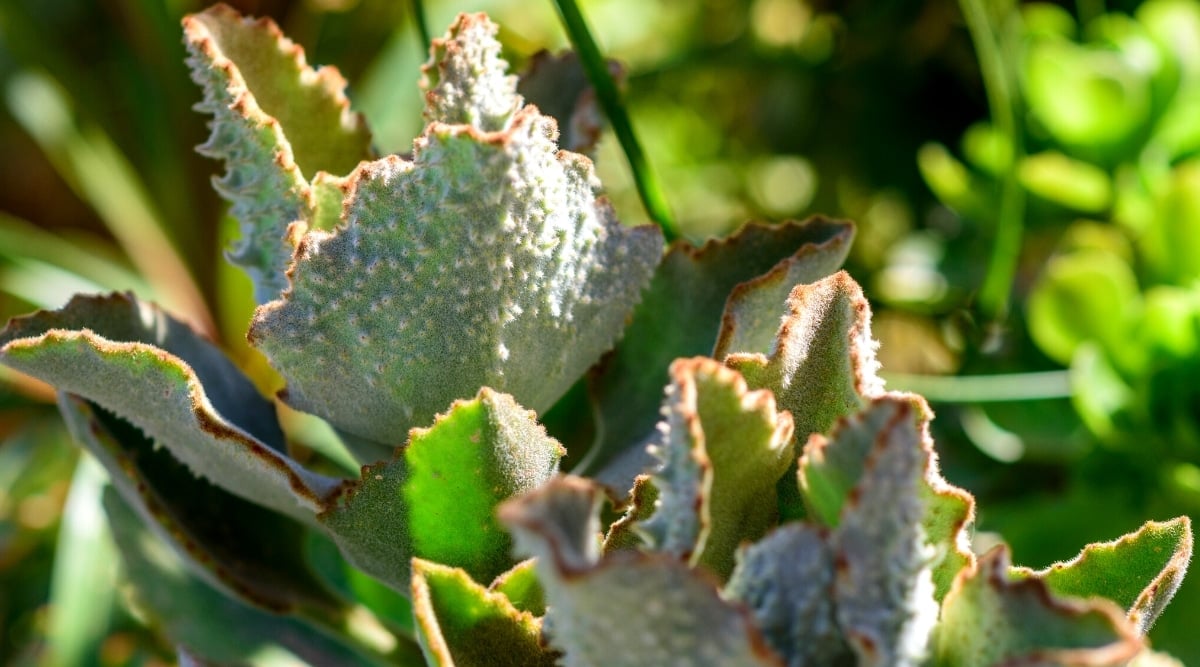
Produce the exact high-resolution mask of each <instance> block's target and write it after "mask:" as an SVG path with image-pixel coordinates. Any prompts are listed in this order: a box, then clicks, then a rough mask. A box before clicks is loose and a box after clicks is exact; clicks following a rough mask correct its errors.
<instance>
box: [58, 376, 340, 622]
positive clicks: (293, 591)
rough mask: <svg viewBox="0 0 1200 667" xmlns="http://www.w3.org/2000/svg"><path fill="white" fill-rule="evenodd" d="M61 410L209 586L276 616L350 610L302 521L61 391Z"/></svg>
mask: <svg viewBox="0 0 1200 667" xmlns="http://www.w3.org/2000/svg"><path fill="white" fill-rule="evenodd" d="M59 410H60V412H61V413H62V415H63V418H64V420H65V421H66V424H67V428H68V429H69V430H70V432H71V435H72V437H73V438H74V439H75V441H76V442H78V443H79V444H80V445H81V446H82V447H83V448H84V449H86V450H87V451H88V452H90V453H91V454H92V455H93V456H95V457H96V459H97V460H98V461H99V462H100V463H101V465H103V466H104V468H105V470H107V471H108V476H109V479H110V480H111V483H112V485H113V487H114V488H115V489H116V490H117V492H119V493H120V495H121V498H122V499H123V500H124V503H125V505H126V506H127V507H129V508H131V509H132V510H134V511H135V512H136V513H137V514H138V515H139V516H140V517H141V519H142V521H144V522H145V523H146V525H147V526H149V528H150V529H151V531H152V532H154V533H155V534H156V535H157V536H158V537H159V538H160V539H161V540H162V541H163V542H165V543H167V544H169V545H171V547H173V548H174V549H175V552H176V553H177V554H178V555H179V556H180V557H182V558H183V559H184V560H185V561H186V562H187V563H188V565H189V566H190V567H191V568H192V571H193V572H194V573H196V574H197V575H199V576H200V577H201V578H203V579H204V580H205V581H206V582H208V583H209V585H211V586H213V587H215V588H218V589H220V590H222V591H224V592H225V593H226V594H227V595H230V596H231V597H235V598H238V599H240V600H242V601H243V602H245V603H247V604H251V605H254V606H256V607H259V608H261V609H265V610H267V611H270V612H272V613H277V614H278V613H289V612H295V611H297V610H299V609H306V610H314V609H323V610H325V612H326V613H334V614H336V613H341V612H342V611H344V605H343V604H342V603H341V602H340V601H339V600H338V599H337V598H336V597H335V596H333V595H332V594H331V593H330V592H329V591H328V590H326V589H325V587H324V586H323V585H322V584H321V582H320V580H319V579H318V578H317V577H316V576H315V575H314V574H313V572H312V570H311V569H310V568H309V566H308V564H307V563H306V562H305V561H304V559H303V557H302V554H303V551H304V544H305V539H306V535H305V533H306V531H305V530H304V529H303V527H302V526H301V525H300V524H298V523H296V522H294V521H290V520H288V519H286V518H284V517H281V516H279V515H278V514H276V513H275V512H272V511H271V510H269V509H266V508H264V507H260V506H258V505H255V504H254V503H251V502H249V501H246V500H243V499H242V498H239V497H237V496H235V495H233V494H231V493H229V492H228V491H225V490H224V489H222V488H220V487H218V486H216V485H214V484H211V483H209V482H207V481H205V480H202V479H199V478H197V477H195V476H194V475H192V473H191V472H190V471H189V470H188V469H187V468H186V467H184V466H183V464H181V463H179V461H178V460H176V459H175V458H174V457H173V456H172V455H171V453H170V452H168V451H167V450H166V449H164V448H156V447H154V443H153V442H152V441H150V440H149V439H148V438H146V437H145V436H144V435H143V434H142V433H140V432H139V431H138V430H137V429H136V428H134V427H133V426H131V425H130V424H129V423H127V422H125V421H123V420H121V419H119V418H117V417H114V416H112V415H111V414H109V413H106V412H103V411H101V410H99V409H97V408H95V407H93V406H92V405H91V404H89V403H88V402H87V401H85V400H83V399H81V398H78V397H76V396H72V395H70V394H60V395H59Z"/></svg>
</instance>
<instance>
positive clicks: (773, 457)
mask: <svg viewBox="0 0 1200 667" xmlns="http://www.w3.org/2000/svg"><path fill="white" fill-rule="evenodd" d="M669 372H670V376H671V383H670V384H669V385H667V396H666V400H665V401H664V408H663V409H664V411H665V414H666V421H665V422H664V423H663V425H662V426H660V429H662V430H663V440H662V442H661V443H659V444H658V445H655V446H654V449H653V452H654V454H655V456H657V457H659V458H660V459H661V460H662V461H663V465H662V467H661V468H659V469H658V470H656V471H655V473H654V475H653V479H654V486H655V487H656V488H657V489H658V491H659V493H658V502H657V503H656V507H655V511H654V513H653V514H652V515H651V517H650V519H649V520H647V521H645V522H644V523H642V524H641V527H640V529H641V531H642V532H643V533H645V534H646V535H648V536H650V537H651V538H652V540H651V541H652V542H653V544H652V548H653V549H654V550H655V551H657V552H659V553H670V554H674V555H676V556H677V557H680V558H681V559H682V560H683V562H685V563H688V564H689V565H692V566H696V565H703V566H705V567H707V568H708V569H709V570H710V571H712V572H713V573H715V574H716V575H717V576H718V577H720V578H721V579H726V578H728V577H729V573H730V572H732V571H733V565H734V554H735V553H736V551H737V548H738V546H739V545H740V544H741V543H742V542H744V541H753V540H757V539H759V538H760V537H762V536H763V535H765V534H766V532H767V530H768V529H769V528H770V527H771V526H772V525H774V524H775V522H776V520H777V519H778V504H777V498H776V494H775V485H776V482H778V481H779V479H780V477H782V476H783V474H784V472H786V471H787V469H788V467H789V466H790V465H791V464H792V462H793V460H794V459H795V454H794V445H793V441H792V420H791V415H788V414H787V413H779V412H776V410H775V398H774V397H773V396H772V395H771V393H770V392H767V391H750V390H749V389H748V388H747V387H746V383H745V381H744V380H743V379H742V377H741V375H740V374H738V373H737V372H736V371H734V370H731V369H729V368H726V367H725V366H723V365H722V364H721V363H720V362H718V361H716V360H714V359H709V358H707V357H694V358H691V359H677V360H676V361H675V362H674V363H672V364H671V368H670V371H669Z"/></svg>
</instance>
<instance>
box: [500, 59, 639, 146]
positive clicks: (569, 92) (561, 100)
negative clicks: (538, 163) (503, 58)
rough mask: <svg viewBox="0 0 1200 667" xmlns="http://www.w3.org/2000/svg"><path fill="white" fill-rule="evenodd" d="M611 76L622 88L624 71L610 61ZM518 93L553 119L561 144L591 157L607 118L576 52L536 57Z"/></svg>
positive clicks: (522, 74)
mask: <svg viewBox="0 0 1200 667" xmlns="http://www.w3.org/2000/svg"><path fill="white" fill-rule="evenodd" d="M608 74H609V76H611V77H612V78H613V80H614V81H616V83H617V85H618V86H620V85H621V81H622V80H623V79H624V77H625V70H624V68H623V67H622V66H621V64H620V63H619V62H617V61H615V60H609V61H608ZM517 92H518V93H520V94H521V95H522V96H523V97H524V98H525V101H526V103H528V104H533V105H536V106H537V108H538V109H541V111H542V113H544V114H546V115H547V116H553V117H554V118H555V120H557V121H558V129H559V131H560V132H562V138H561V139H560V140H559V143H561V144H562V147H563V148H565V149H566V150H569V151H575V152H576V153H583V154H584V155H591V154H592V151H593V150H594V149H595V148H596V144H597V143H599V141H600V134H601V132H602V131H603V130H604V115H603V113H602V112H601V111H600V106H599V104H597V102H596V93H595V91H594V90H593V89H592V85H591V83H590V82H589V81H588V78H587V73H586V72H584V70H583V65H582V64H581V63H580V61H579V56H578V55H577V54H576V53H575V52H574V51H563V52H561V53H556V54H552V53H550V52H549V51H539V52H537V53H535V54H533V57H532V58H530V59H529V62H528V63H527V64H526V65H525V71H523V72H522V73H521V77H520V79H518V81H517Z"/></svg>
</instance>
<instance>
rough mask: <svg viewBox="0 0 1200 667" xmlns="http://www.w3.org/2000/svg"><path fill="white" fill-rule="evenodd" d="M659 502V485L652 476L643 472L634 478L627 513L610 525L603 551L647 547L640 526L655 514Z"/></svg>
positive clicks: (626, 505)
mask: <svg viewBox="0 0 1200 667" xmlns="http://www.w3.org/2000/svg"><path fill="white" fill-rule="evenodd" d="M657 504H658V487H656V486H655V485H654V480H653V479H652V478H651V476H650V475H647V474H642V475H638V476H637V477H636V478H634V480H633V488H632V489H630V490H629V500H628V501H627V502H626V503H625V513H624V514H622V515H621V518H619V519H617V520H616V521H614V522H612V524H611V525H610V526H609V527H608V533H606V534H605V535H604V545H603V548H602V552H603V553H608V552H610V551H618V550H622V549H641V548H643V547H645V546H646V538H645V536H643V535H642V533H641V532H640V531H639V529H638V527H639V525H640V524H641V523H642V522H643V521H646V520H648V519H649V518H650V517H651V516H652V515H653V514H654V509H655V507H656V506H657Z"/></svg>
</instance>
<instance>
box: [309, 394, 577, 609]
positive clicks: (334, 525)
mask: <svg viewBox="0 0 1200 667" xmlns="http://www.w3.org/2000/svg"><path fill="white" fill-rule="evenodd" d="M562 454H563V450H562V446H561V445H559V444H558V442H557V441H555V440H554V439H553V438H551V437H549V436H548V435H546V432H545V430H544V429H542V427H541V426H540V425H538V423H537V421H536V420H535V418H534V415H533V413H531V412H529V411H527V410H525V409H524V408H521V407H520V406H519V405H517V403H516V402H515V401H513V399H512V397H511V396H508V395H506V394H500V393H498V392H494V391H492V390H491V389H489V388H487V387H484V388H483V389H481V390H480V391H479V394H478V395H477V396H476V397H475V398H474V399H472V400H469V401H456V402H455V403H454V404H453V405H452V406H450V409H449V410H448V411H447V412H446V413H445V414H443V415H439V416H438V418H437V419H436V421H434V423H433V425H432V426H430V427H428V428H421V429H413V431H412V432H411V434H410V437H409V442H408V444H407V446H405V447H404V448H403V449H399V450H397V452H396V454H395V457H394V458H393V459H392V460H391V461H387V462H380V463H377V464H374V465H370V466H365V467H364V468H363V474H362V479H361V480H359V481H358V482H356V483H353V484H350V485H348V486H347V488H346V492H345V495H344V497H342V498H339V499H337V500H336V502H332V503H331V504H330V506H329V508H328V509H327V511H325V512H324V513H322V514H321V516H320V517H319V518H320V521H321V524H322V525H323V526H324V527H325V528H326V530H327V531H328V532H329V534H330V535H331V537H333V540H334V542H336V543H337V545H338V547H339V548H340V549H341V551H342V554H343V555H344V556H345V557H346V559H347V560H349V561H350V562H351V563H354V564H355V565H356V566H358V567H359V568H360V569H362V570H363V571H365V572H367V573H368V574H370V575H372V576H374V577H376V578H377V579H379V580H380V581H382V582H384V583H386V584H388V585H389V586H392V587H393V588H395V589H396V590H399V591H407V590H408V587H409V585H410V583H411V573H410V572H409V561H410V559H411V558H413V557H420V558H424V559H426V560H431V561H436V562H439V563H442V564H443V565H449V566H452V567H461V568H463V569H464V570H466V571H467V572H468V573H470V575H471V576H472V577H474V578H476V579H477V580H481V581H490V580H491V579H492V578H493V577H495V576H497V575H499V574H501V573H502V572H504V571H505V570H507V569H508V568H509V567H510V566H511V564H512V559H511V557H510V555H509V554H510V551H511V540H510V538H509V536H508V534H507V533H506V532H505V531H504V529H503V527H502V526H501V525H500V524H499V522H498V521H497V520H496V518H495V508H496V505H498V504H499V503H500V502H501V501H503V500H505V499H506V498H509V497H511V496H513V495H518V494H521V493H524V492H527V491H530V490H532V489H534V488H536V487H538V486H539V485H541V484H542V483H543V482H545V481H546V480H547V479H549V478H550V477H551V476H553V475H554V474H555V473H556V472H557V470H558V460H559V459H560V458H561V457H562Z"/></svg>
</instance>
